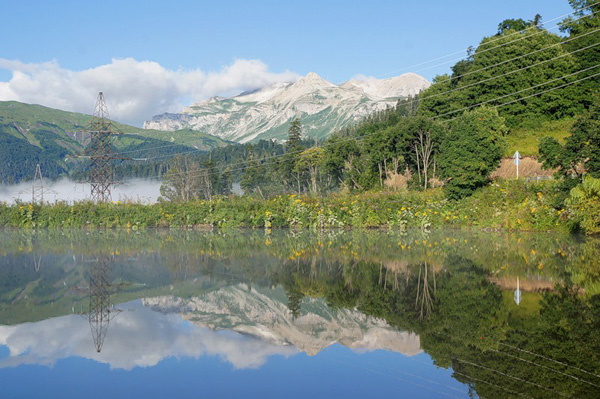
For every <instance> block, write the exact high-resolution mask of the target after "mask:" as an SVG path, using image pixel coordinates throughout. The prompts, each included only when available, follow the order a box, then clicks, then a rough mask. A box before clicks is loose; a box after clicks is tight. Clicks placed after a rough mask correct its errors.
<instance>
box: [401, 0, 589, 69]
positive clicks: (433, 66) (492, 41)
mask: <svg viewBox="0 0 600 399" xmlns="http://www.w3.org/2000/svg"><path fill="white" fill-rule="evenodd" d="M594 14H596V12H593V13H591V14H587V15H584V16H582V17H579V18H577V19H575V20H579V19H582V18H586V17H589V16H591V15H594ZM557 27H559V25H556V26H553V27H552V28H549V29H540V30H537V31H536V32H535V33H532V34H530V35H523V31H519V32H515V33H514V34H521V35H523V36H522V37H520V38H518V39H515V40H512V41H509V42H506V43H501V44H498V45H496V46H492V47H490V48H486V49H482V50H478V51H476V54H482V53H485V52H487V51H490V50H494V49H497V48H499V47H503V46H506V45H508V44H511V43H515V42H518V41H521V40H525V39H529V38H531V37H533V36H536V35H539V34H542V33H545V32H548V31H549V30H551V29H555V28H557ZM514 34H510V35H506V36H499V37H498V38H497V39H494V40H491V41H488V42H487V43H485V45H487V44H489V43H494V42H496V41H499V40H502V39H506V38H507V37H510V36H512V35H514ZM463 59H464V57H460V58H454V59H451V60H448V61H445V62H442V63H440V64H436V65H432V66H430V67H427V68H422V69H417V70H415V71H413V72H422V71H426V70H429V69H433V68H437V67H439V66H442V65H446V64H449V63H451V62H456V61H460V60H463Z"/></svg>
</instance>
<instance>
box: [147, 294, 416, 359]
mask: <svg viewBox="0 0 600 399" xmlns="http://www.w3.org/2000/svg"><path fill="white" fill-rule="evenodd" d="M279 291H282V290H261V291H257V290H255V289H251V290H248V289H247V287H246V286H242V285H238V286H230V287H226V288H221V289H219V290H217V291H213V292H210V293H208V294H205V295H203V296H197V297H192V298H189V299H187V298H186V299H184V298H178V297H173V296H161V297H155V298H146V299H144V300H143V304H144V306H148V307H150V308H152V310H155V311H160V312H163V313H178V314H181V315H182V316H183V317H184V318H185V319H187V320H189V321H190V322H192V323H194V324H197V325H200V326H202V327H206V328H210V329H212V330H225V329H226V330H229V331H235V332H238V333H241V334H246V335H250V336H254V337H256V338H259V339H261V340H264V341H268V342H270V343H272V344H276V345H282V346H283V345H293V346H294V347H296V348H297V349H299V350H301V351H303V352H305V353H307V354H308V355H311V356H312V355H316V354H317V353H319V352H320V351H321V350H323V349H324V348H326V347H328V346H330V345H332V344H334V343H340V344H342V345H344V346H346V347H348V348H352V349H356V350H376V349H385V350H389V351H394V352H398V353H402V354H404V355H406V356H414V355H417V354H418V353H420V352H421V349H420V340H419V336H418V335H416V334H413V333H409V332H403V331H398V330H396V329H394V328H392V327H390V326H389V325H388V324H387V323H386V322H385V321H384V320H382V319H376V318H373V317H369V316H366V315H364V314H363V313H361V312H359V311H358V310H355V309H354V310H349V309H335V310H333V309H330V308H328V307H327V305H326V304H325V303H324V301H323V300H321V299H308V300H307V299H305V302H304V303H303V306H302V307H303V310H302V312H301V314H300V315H299V316H298V317H297V318H293V317H292V314H291V312H290V310H289V309H288V307H287V305H286V303H285V300H286V297H285V294H284V293H282V292H279Z"/></svg>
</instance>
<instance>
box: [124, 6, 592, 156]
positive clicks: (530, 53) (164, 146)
mask: <svg viewBox="0 0 600 399" xmlns="http://www.w3.org/2000/svg"><path fill="white" fill-rule="evenodd" d="M596 4H600V2H597V3H594V4H592V5H590V6H588V7H592V6H594V5H596ZM588 7H582V8H580V10H582V9H586V8H588ZM574 12H575V11H574ZM572 13H573V12H572ZM572 13H568V14H564V15H562V16H560V17H556V18H554V19H552V20H550V21H553V20H556V19H560V18H563V17H565V16H567V15H570V14H572ZM595 14H596V12H592V13H591V14H586V15H584V16H581V17H578V18H576V19H574V21H577V20H579V19H582V18H586V17H589V16H592V15H595ZM539 26H540V25H536V26H533V27H530V28H527V29H526V30H529V29H536V33H534V34H532V35H526V36H522V37H520V38H518V39H516V40H513V41H509V42H506V43H502V44H500V45H497V46H493V47H490V48H486V49H483V50H480V51H478V52H477V54H481V53H484V52H487V51H490V50H493V49H496V48H499V47H503V46H505V45H508V44H511V43H514V42H516V41H520V40H524V39H527V38H531V37H532V36H534V35H538V34H542V33H544V32H547V29H542V30H539V29H537V28H538V27H539ZM556 26H558V25H556ZM556 26H555V27H556ZM555 27H553V28H555ZM598 30H600V29H596V30H594V31H591V32H588V33H585V34H583V35H579V36H575V37H573V38H569V39H567V40H565V41H562V42H560V43H555V44H553V45H550V46H548V47H544V48H542V49H538V50H535V51H532V52H529V53H526V54H523V55H521V56H518V57H515V58H513V59H510V60H506V61H502V62H499V63H496V64H492V65H489V66H487V67H484V68H481V69H477V70H474V71H469V72H468V73H465V74H462V75H460V76H457V77H453V78H451V79H450V81H451V80H453V79H457V78H462V77H464V76H467V75H469V74H472V73H475V72H478V71H481V70H486V69H489V68H492V67H495V66H498V65H502V64H505V63H508V62H511V61H515V60H517V59H520V58H523V57H526V56H528V55H532V54H535V53H538V52H541V51H543V50H547V49H550V48H553V47H556V46H558V45H561V44H564V43H567V42H570V41H572V40H576V39H579V38H581V37H585V36H587V35H588V34H592V33H595V32H597V31H598ZM522 32H523V31H519V32H514V33H512V34H509V35H505V36H501V37H498V38H496V39H493V40H491V41H488V42H487V43H485V44H486V45H487V44H489V43H494V42H496V41H499V40H503V39H506V38H507V37H511V36H514V35H517V34H522ZM594 46H596V45H592V46H588V47H586V48H585V49H589V48H592V47H594ZM582 50H584V49H578V50H575V51H572V52H571V53H565V54H563V55H560V56H557V57H554V58H552V59H549V60H545V61H542V62H539V63H537V64H534V65H530V66H528V67H524V68H520V69H518V70H515V71H512V72H508V73H505V74H502V75H498V76H495V77H492V78H489V79H486V80H484V81H480V82H475V83H472V84H469V85H467V86H463V87H459V88H455V89H452V90H448V91H445V92H441V93H437V94H434V95H430V96H426V97H422V98H420V99H419V100H424V99H427V98H433V97H437V96H440V95H443V94H446V93H450V92H453V91H457V90H462V89H464V88H467V87H472V86H474V85H477V84H479V83H483V82H485V81H489V80H493V79H496V78H499V77H503V76H506V75H509V74H511V73H515V72H518V71H522V70H525V69H529V68H531V67H533V66H537V65H541V64H543V63H545V62H549V61H551V60H555V59H558V58H561V57H564V56H568V55H569V54H574V53H576V52H579V51H582ZM461 59H463V58H458V59H455V60H451V61H448V62H453V61H458V60H461ZM416 72H418V71H416ZM415 102H416V101H412V102H408V103H407V104H413V103H415ZM177 145H180V146H183V145H185V144H180V143H173V144H166V145H161V146H158V147H151V148H148V149H139V150H130V151H124V152H122V153H130V152H141V151H147V150H152V149H160V148H166V147H170V146H177ZM196 151H202V150H199V149H196V150H190V151H185V152H181V153H182V154H188V153H193V152H196ZM174 155H175V154H168V155H163V156H160V157H161V158H166V157H169V156H174ZM151 159H157V158H156V157H155V158H151Z"/></svg>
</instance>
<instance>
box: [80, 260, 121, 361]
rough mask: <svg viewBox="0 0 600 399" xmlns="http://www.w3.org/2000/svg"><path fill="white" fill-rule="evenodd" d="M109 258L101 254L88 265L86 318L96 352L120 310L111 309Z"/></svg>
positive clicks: (100, 347)
mask: <svg viewBox="0 0 600 399" xmlns="http://www.w3.org/2000/svg"><path fill="white" fill-rule="evenodd" d="M110 268H111V259H110V257H109V256H101V257H99V258H98V259H97V260H96V261H93V262H92V263H91V267H90V307H89V311H88V313H87V318H88V321H89V323H90V329H91V331H92V339H93V340H94V346H95V347H96V352H98V353H100V351H101V350H102V346H103V345H104V338H106V333H107V331H108V324H109V322H110V320H111V319H112V318H113V317H114V316H115V314H114V313H117V314H118V313H119V312H120V310H117V309H112V308H111V304H110V294H111V291H112V287H111V282H110Z"/></svg>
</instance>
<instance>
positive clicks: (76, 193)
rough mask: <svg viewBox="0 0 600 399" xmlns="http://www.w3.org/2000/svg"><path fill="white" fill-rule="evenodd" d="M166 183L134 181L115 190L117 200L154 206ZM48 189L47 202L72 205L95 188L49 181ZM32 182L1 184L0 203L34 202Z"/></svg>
mask: <svg viewBox="0 0 600 399" xmlns="http://www.w3.org/2000/svg"><path fill="white" fill-rule="evenodd" d="M161 184H162V182H160V181H156V180H145V179H131V180H127V181H124V182H123V183H122V184H116V185H114V186H113V187H112V198H113V201H121V202H126V201H132V202H139V203H142V204H153V203H155V202H156V201H157V199H158V197H159V196H160V186H161ZM45 187H46V189H47V190H49V191H48V192H47V193H46V194H45V196H44V202H48V203H54V202H56V201H61V202H62V201H65V202H68V203H70V204H72V203H73V202H75V201H84V200H89V199H90V197H91V188H90V185H89V184H88V183H77V182H74V181H72V180H69V179H66V178H65V179H60V180H56V181H46V182H45ZM31 189H32V187H31V182H23V183H19V184H13V185H2V184H0V203H2V202H6V203H8V204H10V205H12V204H14V203H15V202H16V201H17V200H21V201H23V202H31Z"/></svg>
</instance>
